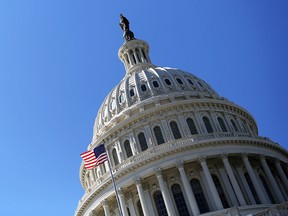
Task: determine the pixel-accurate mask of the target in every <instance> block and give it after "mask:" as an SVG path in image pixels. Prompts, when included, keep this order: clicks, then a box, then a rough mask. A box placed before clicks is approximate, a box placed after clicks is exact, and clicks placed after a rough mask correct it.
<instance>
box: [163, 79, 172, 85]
mask: <svg viewBox="0 0 288 216" xmlns="http://www.w3.org/2000/svg"><path fill="white" fill-rule="evenodd" d="M164 81H165V83H166V84H167V85H169V86H170V85H172V83H171V81H170V80H169V79H167V78H166V79H164Z"/></svg>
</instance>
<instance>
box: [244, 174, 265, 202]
mask: <svg viewBox="0 0 288 216" xmlns="http://www.w3.org/2000/svg"><path fill="white" fill-rule="evenodd" d="M244 176H245V179H246V181H247V184H248V186H249V188H250V191H251V193H252V195H253V197H254V199H255V201H256V204H261V202H260V200H259V197H258V195H257V193H256V190H255V188H254V185H253V183H252V181H251V178H250V176H249V175H248V173H244Z"/></svg>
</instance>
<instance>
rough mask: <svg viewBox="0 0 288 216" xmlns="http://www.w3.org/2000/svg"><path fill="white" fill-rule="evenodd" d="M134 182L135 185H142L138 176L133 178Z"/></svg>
mask: <svg viewBox="0 0 288 216" xmlns="http://www.w3.org/2000/svg"><path fill="white" fill-rule="evenodd" d="M134 183H135V184H136V185H142V182H141V178H140V177H136V178H134Z"/></svg>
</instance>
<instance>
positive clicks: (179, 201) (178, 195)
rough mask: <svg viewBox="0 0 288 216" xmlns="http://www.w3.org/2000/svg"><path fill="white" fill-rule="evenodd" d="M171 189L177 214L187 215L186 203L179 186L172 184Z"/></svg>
mask: <svg viewBox="0 0 288 216" xmlns="http://www.w3.org/2000/svg"><path fill="white" fill-rule="evenodd" d="M171 191H172V194H173V198H174V201H175V203H176V207H177V210H178V213H179V215H181V216H186V215H187V216H189V211H188V209H187V205H186V202H185V199H184V196H183V193H182V191H181V187H180V186H179V185H178V184H174V185H172V187H171Z"/></svg>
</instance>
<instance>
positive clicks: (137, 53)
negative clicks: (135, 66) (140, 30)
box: [135, 49, 141, 62]
mask: <svg viewBox="0 0 288 216" xmlns="http://www.w3.org/2000/svg"><path fill="white" fill-rule="evenodd" d="M135 52H136V56H137V60H138V62H141V59H140V55H139V50H138V49H135Z"/></svg>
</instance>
